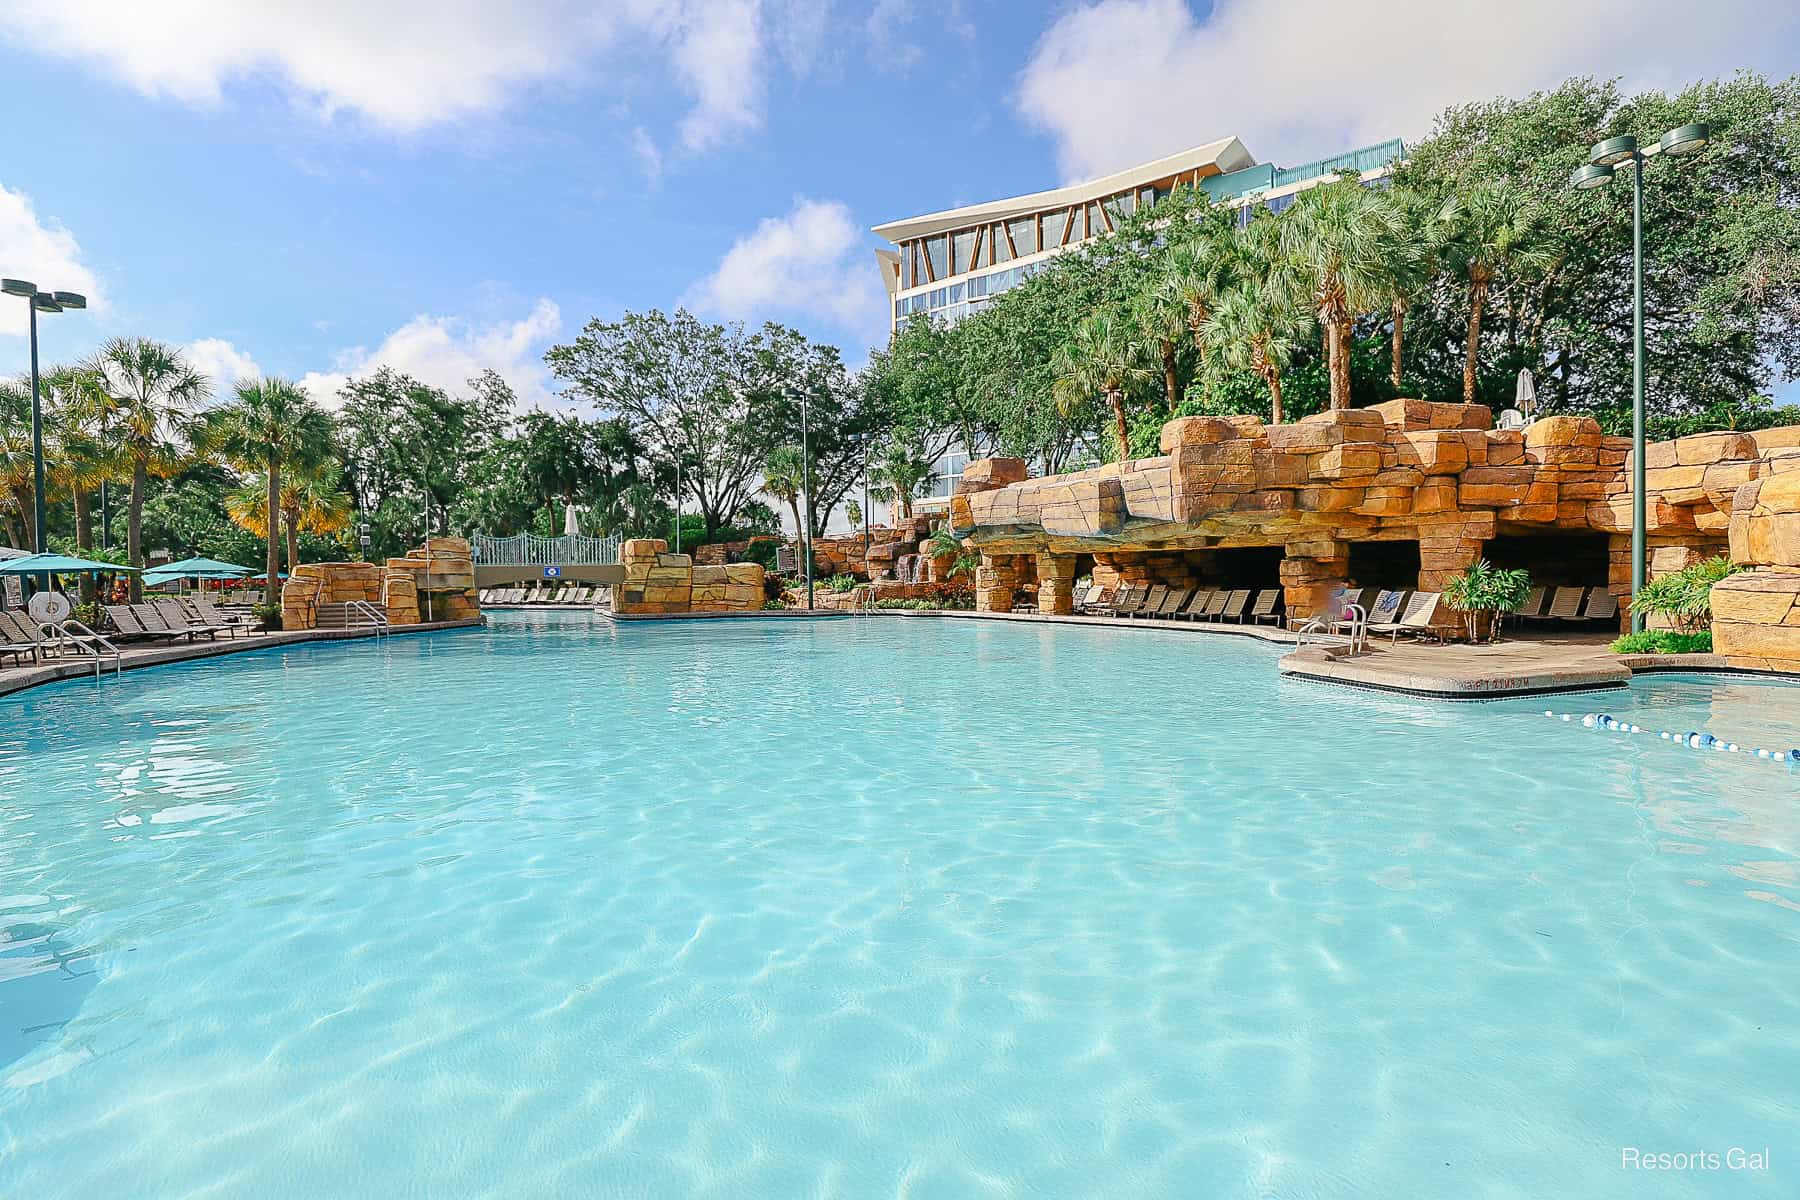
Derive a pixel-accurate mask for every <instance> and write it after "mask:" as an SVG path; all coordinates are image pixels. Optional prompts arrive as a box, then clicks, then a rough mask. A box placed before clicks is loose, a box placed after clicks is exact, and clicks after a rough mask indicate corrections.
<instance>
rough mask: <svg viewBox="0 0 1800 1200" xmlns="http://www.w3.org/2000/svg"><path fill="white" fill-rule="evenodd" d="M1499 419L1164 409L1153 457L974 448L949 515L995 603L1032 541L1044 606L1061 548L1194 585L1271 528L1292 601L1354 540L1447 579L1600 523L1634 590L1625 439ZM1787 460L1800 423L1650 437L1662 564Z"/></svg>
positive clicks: (1399, 408) (1315, 589) (1652, 513)
mask: <svg viewBox="0 0 1800 1200" xmlns="http://www.w3.org/2000/svg"><path fill="white" fill-rule="evenodd" d="M1492 423H1493V422H1492V418H1491V414H1490V413H1489V410H1488V409H1487V408H1485V407H1483V406H1480V405H1464V404H1434V403H1427V402H1424V401H1419V400H1394V401H1390V402H1389V403H1386V404H1381V405H1377V406H1375V407H1373V408H1367V409H1351V410H1346V411H1338V412H1327V413H1320V414H1318V415H1316V416H1312V417H1307V418H1305V419H1303V420H1300V421H1296V422H1294V423H1292V424H1288V425H1265V424H1263V423H1262V422H1261V421H1259V420H1257V419H1256V418H1254V417H1243V416H1240V417H1183V418H1179V419H1177V420H1174V421H1170V422H1169V423H1168V424H1167V425H1165V426H1164V427H1163V430H1162V438H1161V449H1162V451H1163V454H1162V455H1160V456H1158V457H1155V458H1146V459H1137V460H1132V461H1128V462H1125V463H1115V464H1109V465H1107V466H1104V467H1100V468H1097V469H1094V470H1090V471H1081V472H1075V473H1072V474H1067V475H1054V476H1048V477H1045V478H1039V479H1028V478H1026V477H1025V471H1024V464H1023V463H1022V462H1020V461H1018V460H1017V459H989V460H986V461H985V462H981V463H972V464H970V467H969V469H968V471H967V472H965V474H964V476H963V485H962V486H961V487H960V488H959V490H958V494H957V495H956V496H954V497H952V498H951V502H950V522H951V526H952V528H953V529H954V530H955V531H956V532H957V533H958V534H960V535H962V536H963V537H964V538H965V540H966V542H967V543H968V544H970V545H972V546H974V547H975V548H977V549H979V550H980V551H981V553H982V556H983V562H984V567H985V573H984V574H983V576H982V579H981V581H980V582H978V585H977V586H978V591H977V606H978V607H980V608H983V609H1002V608H1006V607H1010V606H1011V605H1012V603H1013V602H1014V601H1015V600H1016V599H1017V594H1018V592H1019V591H1020V589H1021V587H1022V586H1024V580H1023V576H1022V573H1021V571H1020V569H1019V564H1020V560H1021V558H1022V557H1023V556H1026V555H1032V556H1036V557H1035V561H1037V562H1038V564H1039V567H1038V570H1037V571H1036V573H1035V578H1036V579H1037V581H1038V583H1037V585H1036V586H1037V588H1038V591H1039V597H1038V599H1039V603H1040V606H1041V605H1042V602H1043V591H1044V581H1045V580H1046V579H1051V580H1055V579H1058V578H1060V574H1061V572H1062V570H1063V568H1062V567H1061V566H1060V565H1056V560H1057V559H1059V558H1066V559H1072V558H1073V556H1076V555H1083V554H1085V555H1091V556H1092V558H1093V561H1094V572H1095V577H1096V578H1097V579H1099V578H1102V577H1105V579H1107V580H1113V581H1117V580H1154V581H1157V582H1165V583H1174V584H1177V585H1180V586H1195V585H1198V584H1202V583H1205V582H1206V581H1207V576H1206V571H1205V562H1204V559H1200V558H1196V557H1195V556H1194V555H1193V554H1192V552H1193V551H1196V550H1227V549H1236V548H1245V547H1279V548H1280V549H1281V550H1282V553H1283V559H1282V563H1281V567H1280V576H1279V578H1280V583H1281V586H1282V587H1283V589H1284V590H1285V592H1286V599H1287V607H1288V612H1289V613H1290V615H1293V616H1299V617H1304V616H1307V615H1310V614H1311V613H1312V612H1313V611H1314V608H1315V606H1316V604H1317V603H1318V601H1319V598H1320V597H1321V596H1322V595H1323V594H1324V593H1325V592H1326V591H1327V590H1328V589H1329V588H1331V587H1333V586H1336V585H1339V584H1342V583H1344V582H1346V580H1347V578H1348V575H1349V572H1350V548H1351V546H1352V545H1354V544H1357V543H1363V542H1379V541H1416V542H1417V544H1418V552H1419V570H1418V575H1417V578H1416V580H1408V581H1407V583H1408V585H1410V586H1413V587H1417V588H1419V589H1421V590H1426V591H1442V590H1443V589H1444V587H1445V586H1446V585H1447V584H1448V583H1449V581H1450V580H1451V578H1453V577H1454V576H1455V575H1456V574H1457V573H1458V572H1460V571H1461V570H1463V569H1464V568H1465V567H1467V566H1469V565H1470V564H1471V563H1473V562H1475V561H1476V560H1477V559H1479V558H1481V557H1482V556H1483V554H1484V552H1485V550H1486V547H1487V544H1488V543H1489V542H1490V541H1491V540H1492V539H1494V538H1496V537H1498V536H1502V535H1506V536H1509V537H1510V536H1529V535H1531V534H1533V533H1548V532H1560V533H1565V534H1567V533H1594V534H1602V535H1605V536H1606V537H1607V538H1608V539H1609V540H1608V542H1607V543H1606V548H1607V552H1608V558H1609V566H1608V569H1607V572H1606V578H1605V579H1598V578H1596V579H1593V580H1591V582H1592V583H1593V584H1603V585H1604V586H1605V587H1606V588H1607V589H1608V590H1609V591H1610V592H1612V593H1614V594H1615V595H1618V596H1619V597H1621V599H1624V598H1625V597H1627V596H1628V594H1629V592H1630V587H1631V565H1630V531H1631V520H1632V516H1631V509H1632V497H1631V468H1632V463H1631V461H1630V459H1631V455H1630V449H1631V444H1630V440H1629V439H1628V438H1621V437H1609V436H1606V435H1605V434H1603V433H1602V431H1601V429H1600V426H1599V425H1598V424H1597V423H1595V422H1594V421H1593V420H1592V419H1590V418H1587V417H1566V416H1558V417H1548V418H1545V419H1544V420H1541V421H1538V422H1536V423H1535V424H1533V425H1531V426H1529V427H1527V428H1525V429H1523V430H1497V429H1494V428H1492ZM1788 470H1794V471H1800V429H1785V430H1764V431H1759V432H1757V433H1754V434H1744V433H1729V432H1727V433H1708V434H1697V435H1694V436H1692V437H1686V438H1679V439H1676V440H1674V441H1670V442H1659V443H1655V444H1653V445H1651V446H1649V447H1648V448H1647V452H1646V455H1645V473H1646V484H1647V488H1646V517H1647V521H1646V526H1647V536H1648V539H1649V545H1650V550H1651V555H1652V557H1651V569H1652V570H1653V571H1655V572H1657V573H1663V572H1665V571H1668V570H1678V569H1680V567H1681V566H1684V565H1686V564H1687V563H1688V562H1691V561H1694V560H1695V559H1696V558H1698V557H1704V556H1707V555H1710V554H1714V553H1719V552H1721V551H1722V550H1723V549H1724V546H1725V540H1726V533H1727V530H1728V528H1731V527H1732V522H1733V511H1734V507H1735V505H1736V503H1737V501H1738V498H1739V490H1740V489H1741V488H1743V487H1745V485H1747V484H1749V483H1752V482H1754V481H1757V480H1762V479H1766V478H1767V477H1769V476H1771V475H1780V474H1781V473H1783V472H1785V471H1788ZM1779 503H1781V504H1786V503H1788V501H1787V500H1786V499H1785V498H1784V499H1782V500H1781V501H1780V502H1779ZM1734 536H1735V535H1734ZM1745 536H1746V537H1748V536H1750V534H1748V533H1746V535H1745ZM1045 556H1048V557H1047V559H1046V557H1045ZM1046 561H1048V562H1049V563H1050V564H1052V565H1051V569H1050V570H1048V571H1046V570H1045V569H1044V564H1045V562H1046ZM1795 561H1796V564H1797V565H1800V554H1797V555H1796V558H1795ZM1771 565H1773V564H1771ZM1272 583H1273V580H1271V584H1272Z"/></svg>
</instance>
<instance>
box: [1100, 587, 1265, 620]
mask: <svg viewBox="0 0 1800 1200" xmlns="http://www.w3.org/2000/svg"><path fill="white" fill-rule="evenodd" d="M1281 602H1282V592H1281V589H1280V588H1269V589H1265V590H1263V591H1260V592H1255V591H1250V590H1248V589H1243V588H1238V589H1222V588H1172V587H1168V586H1167V585H1164V584H1160V583H1159V584H1129V583H1128V584H1126V585H1124V586H1123V587H1121V588H1119V589H1118V591H1117V592H1116V593H1115V592H1113V590H1112V589H1110V588H1106V587H1102V586H1101V585H1100V584H1093V585H1091V586H1090V587H1088V589H1087V590H1086V591H1085V592H1083V593H1082V594H1081V596H1080V597H1078V598H1077V600H1076V603H1075V611H1076V612H1078V613H1084V614H1087V615H1090V616H1101V617H1131V618H1133V619H1136V618H1140V617H1141V618H1147V619H1152V620H1165V621H1237V622H1239V623H1246V622H1251V621H1254V622H1257V623H1259V624H1260V623H1261V622H1263V621H1269V622H1272V623H1279V622H1280V620H1281V612H1280V606H1281Z"/></svg>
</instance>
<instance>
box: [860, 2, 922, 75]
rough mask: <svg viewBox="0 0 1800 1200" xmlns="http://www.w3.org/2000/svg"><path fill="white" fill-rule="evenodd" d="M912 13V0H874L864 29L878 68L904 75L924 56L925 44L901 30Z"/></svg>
mask: <svg viewBox="0 0 1800 1200" xmlns="http://www.w3.org/2000/svg"><path fill="white" fill-rule="evenodd" d="M914 15H915V13H914V9H913V0H875V7H873V8H871V9H870V10H869V17H868V20H866V21H865V22H863V29H864V31H865V32H866V33H867V34H868V37H869V55H870V57H871V58H873V59H874V61H875V66H876V68H877V69H878V70H881V71H891V72H894V73H895V74H900V75H904V74H906V72H908V71H910V70H911V69H912V68H913V67H914V66H915V65H917V63H918V62H919V60H920V59H922V58H924V57H925V48H924V47H923V46H921V45H919V43H917V42H915V41H912V40H910V39H908V38H907V37H905V36H904V33H903V31H904V30H905V29H906V28H907V27H908V26H910V25H911V24H912V20H913V17H914Z"/></svg>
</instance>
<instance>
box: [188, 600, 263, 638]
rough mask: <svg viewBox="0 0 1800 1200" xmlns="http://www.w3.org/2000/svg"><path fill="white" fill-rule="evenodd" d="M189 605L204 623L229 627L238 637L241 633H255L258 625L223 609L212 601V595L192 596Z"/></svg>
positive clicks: (234, 635) (222, 627)
mask: <svg viewBox="0 0 1800 1200" xmlns="http://www.w3.org/2000/svg"><path fill="white" fill-rule="evenodd" d="M188 607H189V608H191V609H193V610H194V614H195V615H196V616H198V617H199V618H200V623H201V624H202V625H216V626H218V627H219V628H221V629H229V630H230V631H231V635H232V636H233V637H236V636H237V635H238V634H239V633H255V632H256V627H255V626H254V625H252V624H251V623H250V622H249V621H248V620H246V619H245V618H243V617H241V616H239V615H238V614H236V613H228V612H223V611H221V610H220V609H219V608H218V607H217V606H216V605H215V604H213V602H212V597H210V596H190V597H189V598H188Z"/></svg>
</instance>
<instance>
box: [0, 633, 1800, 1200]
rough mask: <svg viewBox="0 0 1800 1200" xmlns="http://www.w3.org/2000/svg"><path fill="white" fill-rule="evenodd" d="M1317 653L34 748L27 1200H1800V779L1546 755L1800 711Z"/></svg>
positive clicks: (19, 740) (17, 975)
mask: <svg viewBox="0 0 1800 1200" xmlns="http://www.w3.org/2000/svg"><path fill="white" fill-rule="evenodd" d="M1275 653H1276V652H1275V651H1274V650H1272V649H1271V648H1269V647H1266V646H1263V645H1260V644H1255V643H1250V642H1247V641H1239V640H1237V639H1227V638H1217V637H1200V636H1193V635H1184V634H1180V633H1165V632H1150V631H1136V630H1133V631H1128V632H1121V631H1107V630H1085V629H1079V628H1074V627H1059V628H1025V627H1019V626H1013V625H996V624H992V623H984V622H969V621H943V620H930V619H921V620H897V619H881V620H844V621H835V622H827V623H817V624H802V623H798V622H768V623H765V622H756V623H709V624H706V625H684V624H664V625H635V626H630V627H626V628H622V629H614V628H612V627H610V626H608V625H606V624H604V623H600V622H598V621H591V620H590V619H589V618H586V617H580V616H573V617H571V616H556V615H539V616H527V615H523V614H521V615H500V616H497V617H495V619H494V626H493V628H491V629H490V630H487V631H468V632H462V633H451V634H442V635H434V636H430V637H413V638H395V639H393V640H392V641H390V642H389V643H387V644H386V645H383V646H377V645H375V644H373V643H366V642H365V643H356V644H350V645H337V646H312V647H301V648H295V649H291V650H286V651H280V652H276V651H265V652H259V653H256V654H251V655H245V656H239V657H234V658H228V659H219V660H213V661H210V662H204V663H196V664H190V665H186V666H181V667H175V668H166V669H157V670H153V671H147V672H141V673H138V674H135V675H128V676H126V677H125V678H124V679H123V680H122V681H119V682H109V683H107V684H105V685H103V686H101V687H99V688H96V687H95V686H94V685H93V684H91V683H86V684H65V685H59V686H58V687H56V688H51V689H43V690H39V691H36V692H32V693H27V694H24V695H22V696H19V697H14V698H12V699H10V700H0V930H4V933H0V937H4V938H5V939H7V940H6V941H5V942H3V943H0V1196H7V1197H13V1196H18V1197H38V1198H47V1197H65V1196H66V1197H84V1198H87V1197H108V1198H111V1197H139V1196H144V1197H184V1196H207V1197H217V1196H232V1197H236V1196H252V1197H258V1198H281V1197H307V1198H309V1200H311V1198H319V1197H338V1196H431V1197H463V1196H483V1197H486V1196H501V1197H538V1196H603V1197H688V1196H698V1197H732V1198H750V1200H758V1198H764V1197H781V1198H788V1197H864V1196H872V1197H889V1196H892V1197H902V1196H903V1197H912V1198H928V1197H930V1198H940V1197H1175V1196H1182V1197H1190V1196H1206V1197H1240V1196H1241V1197H1259V1196H1275V1197H1309V1198H1311V1197H1352V1196H1354V1197H1363V1196H1378V1197H1440V1196H1442V1197H1450V1196H1455V1197H1547V1196H1570V1197H1575V1196H1579V1197H1615V1196H1617V1197H1625V1196H1634V1197H1635V1196H1658V1197H1661V1196H1671V1197H1699V1196H1731V1197H1745V1196H1750V1197H1761V1196H1780V1197H1792V1196H1794V1195H1795V1194H1796V1193H1797V1192H1800V1136H1797V1135H1796V1130H1797V1129H1800V1034H1797V1032H1796V1031H1797V1030H1800V859H1797V857H1796V848H1797V847H1800V777H1796V776H1794V775H1792V774H1790V773H1789V771H1788V769H1787V768H1785V767H1776V766H1771V765H1770V764H1768V763H1766V762H1759V761H1756V760H1752V759H1746V758H1744V757H1743V756H1741V755H1712V754H1701V753H1696V752H1693V751H1685V750H1679V749H1676V748H1674V747H1672V746H1670V745H1669V744H1668V743H1664V742H1661V741H1659V740H1656V739H1646V738H1642V737H1639V738H1628V737H1623V736H1619V735H1613V734H1605V733H1600V732H1596V731H1592V730H1587V729H1583V728H1581V727H1580V726H1579V725H1573V724H1564V723H1561V722H1557V721H1548V720H1546V719H1545V718H1544V717H1543V715H1542V713H1543V710H1544V709H1545V708H1546V707H1551V706H1555V707H1558V708H1559V709H1574V710H1576V711H1578V712H1579V711H1586V710H1588V709H1599V708H1604V709H1606V710H1607V711H1610V712H1613V713H1616V714H1619V715H1627V716H1632V719H1641V723H1643V724H1646V725H1651V726H1653V727H1655V728H1670V729H1681V730H1685V729H1688V728H1710V729H1714V730H1715V731H1717V732H1720V733H1722V734H1725V735H1726V736H1730V737H1733V738H1734V739H1736V740H1740V741H1746V742H1753V743H1755V744H1774V745H1781V746H1786V745H1788V744H1791V743H1800V734H1797V733H1796V732H1795V731H1796V730H1800V689H1794V688H1788V687H1782V686H1775V685H1769V684H1762V683H1743V682H1716V681H1708V680H1706V679H1703V678H1698V677H1694V678H1663V679H1655V680H1649V681H1645V682H1642V683H1641V684H1640V685H1639V686H1637V687H1636V688H1634V689H1633V691H1632V692H1631V693H1630V694H1629V695H1621V694H1611V695H1606V696H1604V697H1598V696H1588V697H1577V698H1568V697H1562V698H1554V699H1548V700H1545V699H1539V700H1527V701H1518V702H1509V703H1502V704H1485V705H1438V704H1431V703H1427V702H1420V701H1411V700H1406V699H1400V698H1393V697H1384V696H1378V695H1374V694H1370V693H1363V692H1356V691H1351V690H1346V689H1337V688H1332V687H1327V686H1322V685H1318V684H1309V683H1303V682H1285V681H1282V680H1280V679H1279V678H1278V677H1277V675H1276V672H1275V670H1274V662H1273V659H1274V655H1275ZM1628 1147H1629V1148H1637V1149H1639V1150H1640V1151H1642V1152H1644V1153H1670V1154H1673V1153H1691V1152H1717V1153H1719V1154H1720V1155H1721V1164H1720V1167H1719V1169H1718V1170H1710V1171H1709V1170H1704V1169H1687V1170H1675V1171H1669V1172H1660V1173H1656V1174H1654V1175H1651V1174H1646V1173H1644V1172H1642V1171H1641V1170H1639V1171H1632V1170H1627V1169H1624V1168H1623V1167H1622V1166H1621V1162H1622V1158H1621V1154H1622V1151H1623V1150H1624V1149H1625V1148H1628ZM1732 1147H1741V1148H1746V1149H1752V1150H1758V1151H1760V1150H1762V1149H1763V1148H1768V1149H1769V1150H1770V1151H1771V1153H1772V1156H1773V1162H1772V1164H1771V1165H1770V1167H1769V1169H1767V1170H1763V1171H1748V1170H1740V1171H1732V1170H1730V1169H1729V1168H1727V1167H1726V1166H1725V1164H1724V1161H1723V1156H1724V1155H1725V1154H1726V1152H1727V1151H1729V1150H1730V1149H1731V1148H1732Z"/></svg>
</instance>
